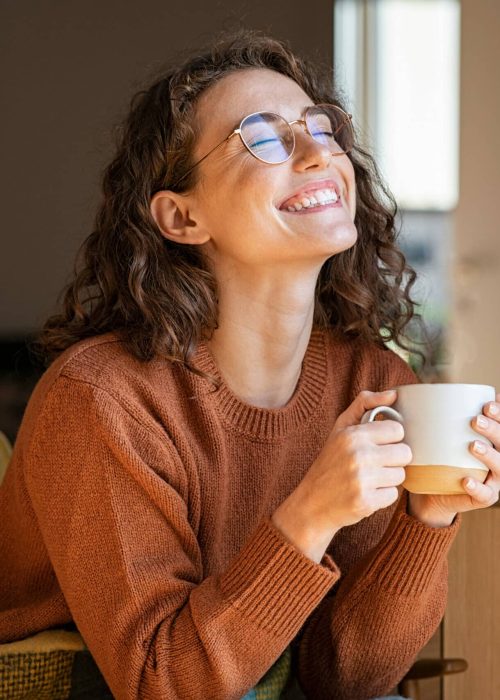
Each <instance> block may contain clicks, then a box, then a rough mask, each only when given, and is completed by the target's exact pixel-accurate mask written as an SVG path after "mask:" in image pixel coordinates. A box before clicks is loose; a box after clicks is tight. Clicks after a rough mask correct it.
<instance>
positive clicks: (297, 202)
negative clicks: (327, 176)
mask: <svg viewBox="0 0 500 700" xmlns="http://www.w3.org/2000/svg"><path fill="white" fill-rule="evenodd" d="M341 206H342V201H341V199H340V197H339V195H338V194H337V192H336V191H335V190H334V189H332V188H330V187H328V188H325V189H322V190H320V189H316V190H313V191H311V192H304V193H303V194H301V195H299V196H298V197H293V198H290V199H289V200H287V201H286V202H284V203H283V204H282V205H281V207H280V211H285V212H289V213H290V214H306V213H309V212H314V211H321V210H323V209H331V208H332V207H341Z"/></svg>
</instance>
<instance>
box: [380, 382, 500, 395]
mask: <svg viewBox="0 0 500 700" xmlns="http://www.w3.org/2000/svg"><path fill="white" fill-rule="evenodd" d="M430 386H446V387H452V388H453V387H456V388H459V387H464V386H466V387H467V386H473V387H475V388H478V389H479V388H482V389H493V391H494V392H495V393H496V388H495V387H494V386H493V385H492V384H473V383H472V382H468V383H460V382H436V383H435V384H431V383H430V382H421V383H418V382H416V383H414V384H397V385H396V386H394V387H392V388H393V389H403V388H406V389H407V388H410V387H412V388H413V387H430Z"/></svg>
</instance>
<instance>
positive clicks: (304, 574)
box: [221, 519, 340, 638]
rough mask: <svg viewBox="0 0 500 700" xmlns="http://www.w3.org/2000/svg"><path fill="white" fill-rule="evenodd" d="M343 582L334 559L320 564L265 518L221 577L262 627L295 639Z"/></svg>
mask: <svg viewBox="0 0 500 700" xmlns="http://www.w3.org/2000/svg"><path fill="white" fill-rule="evenodd" d="M339 578H340V569H339V568H338V566H337V565H336V564H335V562H334V561H333V559H332V558H331V557H330V556H329V555H327V554H325V556H324V557H323V559H322V560H321V562H320V563H319V564H316V562H314V561H312V559H309V558H308V557H306V556H305V555H304V554H303V553H302V552H300V551H299V550H298V549H296V548H295V547H294V546H293V545H292V544H290V543H289V542H288V541H287V540H286V539H285V538H284V537H283V535H282V534H281V532H280V531H279V530H278V529H277V528H275V527H274V525H273V524H272V523H271V521H270V519H265V520H262V521H261V523H260V524H259V526H258V528H257V530H256V531H255V532H254V534H253V535H252V537H251V538H250V539H249V540H248V541H247V543H246V544H245V545H244V547H243V549H242V550H241V551H240V553H239V554H238V556H237V557H236V559H235V560H234V561H233V563H232V565H231V566H230V567H229V569H228V570H227V571H226V572H225V573H224V574H223V576H222V577H221V588H222V590H223V592H224V593H225V594H226V595H228V596H229V597H230V598H231V603H232V605H233V606H234V607H236V608H237V609H238V610H240V611H241V612H242V613H243V614H244V615H247V616H249V617H251V618H253V619H254V621H255V622H256V624H258V625H259V626H260V627H263V628H265V629H267V630H268V631H270V632H271V633H273V634H274V635H276V636H284V637H290V638H291V637H292V636H293V635H295V634H296V633H297V632H298V630H299V629H300V627H301V625H302V624H303V623H304V622H305V620H306V619H307V617H308V616H309V614H310V613H311V612H312V611H313V610H314V608H315V607H316V606H317V605H318V604H319V603H320V601H321V600H322V598H323V597H324V596H325V595H326V593H327V592H328V590H329V589H330V588H331V587H332V586H333V584H334V583H335V582H336V581H337V580H338V579H339Z"/></svg>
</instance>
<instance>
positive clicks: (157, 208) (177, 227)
mask: <svg viewBox="0 0 500 700" xmlns="http://www.w3.org/2000/svg"><path fill="white" fill-rule="evenodd" d="M150 210H151V215H152V217H153V219H154V220H155V221H156V225H157V226H158V228H159V229H160V233H161V235H162V236H164V237H165V238H168V239H169V240H171V241H174V243H189V244H190V245H199V244H201V243H206V242H207V241H208V240H209V239H210V235H209V233H208V232H207V231H206V230H205V229H204V228H203V226H201V225H200V222H198V221H196V220H195V219H193V218H192V216H191V215H190V213H189V204H188V200H187V198H186V197H185V196H183V195H180V194H177V192H171V191H170V190H162V191H161V192H157V193H156V194H155V195H154V196H153V198H152V200H151V204H150Z"/></svg>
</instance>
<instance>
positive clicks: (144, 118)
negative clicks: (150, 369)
mask: <svg viewBox="0 0 500 700" xmlns="http://www.w3.org/2000/svg"><path fill="white" fill-rule="evenodd" d="M245 68H268V69H272V70H275V71H278V72H279V73H282V74H283V75H286V76H288V77H290V78H292V79H293V80H294V81H295V82H296V83H297V84H298V85H299V86H300V87H301V88H302V89H303V90H304V92H305V93H306V94H307V95H308V96H309V97H310V98H311V100H312V101H314V102H315V103H331V104H336V105H338V106H339V107H341V108H343V109H344V110H345V106H344V104H343V101H342V99H341V96H340V93H339V91H338V90H335V89H334V87H333V86H334V74H333V69H332V68H331V67H328V66H324V65H321V64H317V63H311V62H309V61H308V60H305V59H302V58H299V57H298V56H296V55H295V54H294V53H293V52H292V51H291V49H290V47H289V46H288V44H287V43H286V42H282V41H278V40H276V39H274V38H271V37H269V36H266V35H264V34H262V33H260V32H258V31H242V30H238V31H237V32H234V33H232V34H229V35H227V34H225V35H222V36H219V37H218V38H217V39H216V40H215V41H213V42H212V44H211V45H210V46H209V47H208V48H207V49H206V50H205V51H203V52H200V53H196V54H194V55H193V56H192V57H190V58H189V59H188V60H185V61H184V62H183V63H181V64H179V65H176V66H174V67H170V69H169V70H167V71H166V72H165V73H164V74H163V75H162V77H160V78H159V79H156V80H155V81H154V82H153V83H152V84H151V85H150V86H149V87H147V89H144V90H141V91H140V92H138V93H137V94H136V95H135V96H134V97H133V98H132V101H131V106H130V111H129V114H128V116H127V117H126V119H125V121H124V123H123V124H122V126H121V129H120V132H119V142H118V146H117V152H116V155H115V157H114V159H113V161H112V162H111V163H110V164H109V165H108V167H107V168H106V169H105V171H104V177H103V186H102V189H103V199H102V203H101V204H100V207H99V210H98V212H97V216H96V220H95V229H94V231H93V232H92V233H91V234H90V235H89V236H88V238H87V239H86V240H85V241H84V242H83V244H82V246H81V248H80V250H79V253H78V256H77V258H76V261H75V268H74V277H73V279H72V281H71V282H70V283H69V284H68V285H67V286H66V287H65V288H64V290H63V291H62V293H61V294H62V295H63V309H62V312H61V313H59V314H57V315H54V316H51V317H50V318H49V319H48V320H47V321H46V323H45V324H44V326H43V328H42V330H41V331H40V333H39V334H38V337H37V339H36V347H37V348H38V354H41V355H42V356H43V357H44V360H45V362H50V361H52V360H53V359H54V358H55V357H57V355H59V354H60V353H61V352H62V351H63V350H65V349H66V348H67V347H69V346H70V345H72V344H73V343H76V342H77V341H80V340H82V339H84V338H87V337H89V336H93V335H100V334H103V333H106V332H109V331H114V332H116V333H117V334H119V336H120V337H121V339H122V340H123V342H124V344H125V346H126V348H127V350H128V351H129V352H130V353H132V354H133V355H134V356H135V357H137V358H139V359H140V360H142V361H148V360H150V359H152V358H153V357H154V356H156V355H161V356H163V357H165V358H166V359H168V360H170V361H172V362H177V363H180V364H182V365H184V366H185V367H187V368H188V369H190V370H191V371H194V372H196V373H197V374H201V373H200V372H199V370H197V369H196V368H195V367H194V366H192V365H191V364H190V358H191V357H192V353H193V351H194V350H195V348H196V346H197V344H198V342H199V341H200V340H201V339H207V338H210V336H211V334H212V332H213V330H214V329H216V328H217V316H218V314H217V310H218V299H217V296H218V295H217V282H216V279H215V277H214V275H213V273H212V271H211V269H210V267H209V265H208V261H207V260H206V259H205V257H204V255H203V254H202V251H201V249H200V247H199V246H196V245H186V244H177V243H175V242H172V241H170V240H167V239H166V238H164V237H163V236H162V235H161V234H160V231H159V229H158V227H157V225H156V223H155V221H154V219H153V217H152V215H151V212H150V202H151V198H152V196H153V195H154V194H155V192H157V191H159V190H163V189H174V188H173V187H172V184H171V183H174V182H177V181H179V180H180V178H181V177H182V176H183V174H184V173H186V171H187V170H188V169H189V168H190V166H191V164H192V153H193V146H194V143H195V141H196V138H197V130H196V118H195V117H196V114H195V110H196V105H197V99H198V97H199V96H200V94H201V93H202V92H203V91H205V90H206V89H207V88H209V87H210V86H211V85H213V84H214V83H215V82H217V81H218V80H220V79H221V78H223V77H224V76H225V75H227V74H228V73H230V72H233V71H237V70H241V69H245ZM348 157H349V158H350V159H351V162H352V164H353V167H354V171H355V178H356V188H357V195H356V200H357V210H356V216H355V221H354V223H355V226H356V228H357V231H358V239H357V241H356V244H355V245H354V246H352V247H351V248H349V249H348V250H345V251H342V252H340V253H338V254H336V255H333V256H332V257H330V258H329V259H328V260H326V262H325V263H324V264H323V266H322V268H321V271H320V274H319V276H318V280H317V285H316V292H315V310H314V321H313V322H314V325H315V327H322V328H335V329H340V330H341V331H342V332H343V333H345V334H348V335H351V336H362V337H363V338H365V339H366V340H369V341H373V342H375V343H376V344H377V345H378V346H380V347H386V343H388V342H391V341H392V342H393V344H395V345H396V346H398V347H400V348H403V350H405V351H409V352H410V353H411V352H414V351H415V339H413V340H412V342H410V343H409V342H408V339H407V338H406V337H405V335H404V330H405V328H406V327H407V325H408V324H409V323H410V321H411V320H412V318H415V319H417V318H418V319H421V315H420V314H417V313H416V312H415V308H414V307H415V306H416V305H417V304H416V302H415V301H414V300H412V299H411V297H410V290H411V288H412V286H413V284H414V281H415V279H416V273H415V271H414V270H413V269H412V268H411V267H410V266H409V265H407V263H406V259H405V256H404V254H403V253H402V251H401V250H400V249H399V248H398V246H397V244H396V239H397V235H398V232H397V231H396V225H395V218H396V213H397V205H396V202H395V200H394V198H393V196H392V195H391V193H390V192H389V190H388V189H387V187H386V186H385V185H384V183H383V181H382V179H381V177H380V174H379V172H378V169H377V166H376V164H375V162H374V160H373V158H372V156H371V155H370V154H369V153H368V152H367V151H366V150H364V149H363V148H361V147H360V146H359V145H358V144H356V145H355V146H354V149H353V150H352V151H351V152H350V153H349V156H348ZM197 177H198V169H197V168H195V169H194V170H193V171H192V172H191V173H189V175H187V177H185V178H184V179H182V181H181V183H180V186H179V187H178V188H177V191H186V190H189V189H191V188H193V187H194V186H195V185H196V183H197ZM169 183H170V184H169ZM405 276H406V279H405ZM417 353H418V354H419V355H420V356H421V357H422V359H423V360H424V365H425V362H426V358H425V357H424V355H423V354H422V353H421V352H419V351H417ZM204 376H207V375H204Z"/></svg>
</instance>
